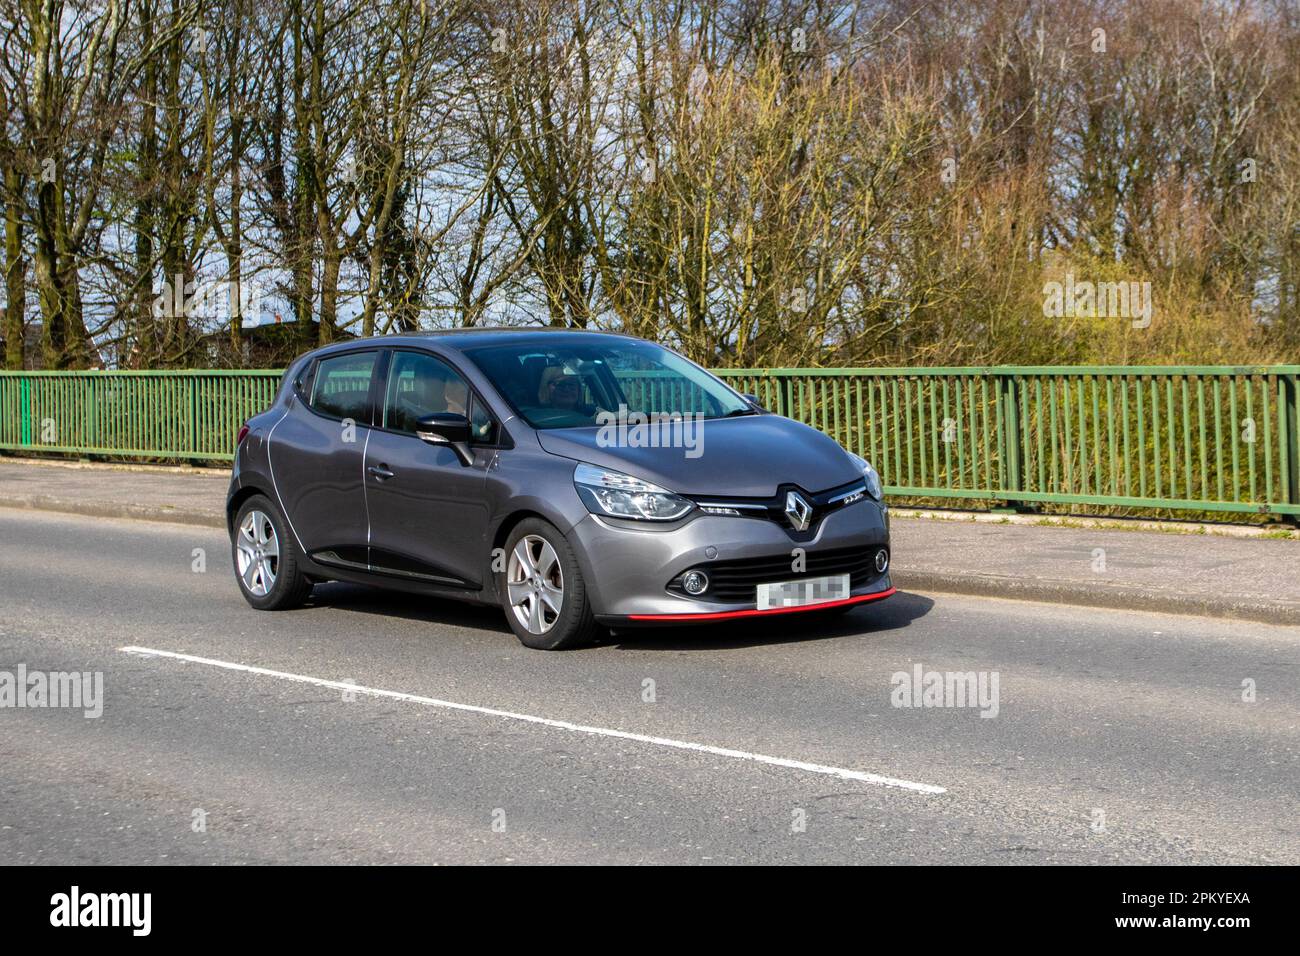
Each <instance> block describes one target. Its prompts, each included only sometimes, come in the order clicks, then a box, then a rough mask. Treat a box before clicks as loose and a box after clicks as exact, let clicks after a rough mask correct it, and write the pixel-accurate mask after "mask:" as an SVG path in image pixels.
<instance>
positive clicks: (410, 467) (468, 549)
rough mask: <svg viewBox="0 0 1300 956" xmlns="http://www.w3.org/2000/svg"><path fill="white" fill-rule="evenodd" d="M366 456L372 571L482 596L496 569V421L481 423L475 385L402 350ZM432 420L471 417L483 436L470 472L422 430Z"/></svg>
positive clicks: (431, 359) (429, 357)
mask: <svg viewBox="0 0 1300 956" xmlns="http://www.w3.org/2000/svg"><path fill="white" fill-rule="evenodd" d="M381 395H382V398H381V399H380V403H379V408H378V410H377V416H378V417H377V419H376V427H375V428H374V430H373V433H372V434H371V436H370V441H369V443H368V445H367V448H366V501H367V506H368V510H369V515H370V563H371V566H372V569H373V570H375V571H380V572H382V573H385V574H390V575H396V576H400V577H405V578H411V579H416V580H421V581H427V582H429V583H433V584H445V585H449V586H457V587H468V588H472V589H478V588H479V587H481V586H482V584H483V577H484V573H485V570H486V568H487V564H488V553H487V552H488V547H487V528H488V517H489V514H488V506H487V502H486V500H485V497H484V492H485V484H486V473H487V469H488V467H489V466H490V465H491V463H492V459H493V457H494V455H495V448H494V447H493V443H494V436H495V435H496V428H497V426H496V425H495V423H494V422H490V423H488V424H487V425H486V426H485V425H484V423H483V419H482V416H483V413H484V411H485V409H484V407H483V406H482V405H481V403H480V405H479V406H478V408H477V411H476V409H475V407H474V404H473V403H474V401H475V398H474V396H473V395H472V393H471V390H470V388H469V385H468V383H467V382H466V381H465V379H464V377H462V376H461V375H460V373H459V372H457V371H456V370H455V369H454V368H452V367H451V366H450V365H449V364H448V363H446V362H445V361H443V360H442V359H440V358H438V357H437V356H435V355H433V354H431V353H429V352H423V351H418V350H407V349H394V350H393V351H392V352H391V355H390V359H389V362H388V369H387V374H386V376H385V381H384V385H383V388H382V392H381ZM434 412H455V413H458V414H463V415H466V416H467V417H471V418H472V419H473V420H474V421H475V423H476V428H475V433H476V434H477V435H478V438H477V439H476V441H475V443H474V444H472V445H471V451H472V461H471V462H470V463H469V464H466V463H465V462H464V461H463V460H462V459H461V457H460V455H459V454H458V453H457V451H456V450H455V449H454V448H451V447H450V446H448V445H438V444H429V443H427V442H425V441H422V440H421V439H419V438H417V437H416V435H415V423H416V422H417V421H418V420H419V419H420V418H423V417H424V416H426V415H430V414H433V413H434Z"/></svg>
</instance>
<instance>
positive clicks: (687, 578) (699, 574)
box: [682, 571, 709, 594]
mask: <svg viewBox="0 0 1300 956" xmlns="http://www.w3.org/2000/svg"><path fill="white" fill-rule="evenodd" d="M682 587H683V588H685V589H686V593H687V594H703V593H704V592H705V591H707V590H708V589H709V576H708V575H707V574H705V573H704V572H703V571H687V572H686V574H685V575H683V577H682Z"/></svg>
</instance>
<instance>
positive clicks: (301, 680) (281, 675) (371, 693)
mask: <svg viewBox="0 0 1300 956" xmlns="http://www.w3.org/2000/svg"><path fill="white" fill-rule="evenodd" d="M118 650H119V651H124V652H125V653H127V654H136V655H139V656H142V657H163V658H168V659H170V660H177V661H186V662H187V663H190V664H206V665H208V666H209V667H220V668H223V669H224V670H228V671H239V672H241V673H245V674H257V675H259V676H261V677H275V678H278V679H279V680H286V681H293V682H294V683H298V684H312V685H314V686H316V687H328V688H330V689H331V690H340V691H352V692H353V693H356V694H365V695H366V696H368V697H382V698H386V699H388V700H400V701H405V702H406V703H410V704H423V705H424V706H426V707H442V708H445V709H447V710H460V711H465V712H467V713H471V714H482V715H484V716H487V717H501V718H504V719H506V720H519V721H523V722H524V723H528V724H540V725H541V726H543V727H553V728H555V729H557V730H568V731H572V732H574V733H579V734H591V735H593V736H596V737H613V738H616V739H618V740H632V741H635V742H637V743H642V744H652V745H654V746H656V747H671V748H673V749H674V750H690V751H694V752H696V753H705V754H712V755H713V756H715V757H728V758H730V759H732V760H748V761H751V762H753V763H764V764H769V765H771V766H773V767H785V768H787V769H790V770H802V771H804V772H805V773H818V774H823V775H824V776H828V777H838V778H840V779H841V780H856V781H858V782H859V783H870V784H875V785H876V786H880V787H896V788H898V789H900V790H911V791H914V792H916V793H947V792H948V791H947V790H945V789H944V788H943V787H936V786H934V785H933V784H929V783H917V782H916V781H914V780H900V779H898V778H896V777H882V776H881V775H879V774H875V773H865V772H863V771H861V770H849V769H847V768H845V767H829V766H826V765H825V764H819V763H808V762H807V761H804V760H789V759H787V758H785V757H769V756H767V755H766V754H756V753H750V752H749V751H747V750H733V749H731V748H730V747H715V746H713V745H712V744H698V743H694V742H692V741H689V740H674V739H673V738H671V737H652V736H650V735H648V734H634V733H629V732H628V731H626V730H612V729H610V728H608V727H589V726H587V725H585V724H574V723H570V722H569V721H567V720H553V719H551V718H550V717H535V716H533V715H532V714H519V713H515V712H514V711H509V710H498V709H496V708H494V707H479V706H477V705H475V704H460V703H457V702H455V701H451V700H439V699H438V698H436V697H423V696H421V695H419V694H406V693H403V692H401V691H395V690H381V689H380V688H377V687H366V686H363V685H361V684H352V683H349V682H347V681H337V680H325V679H323V678H320V677H309V676H307V675H305V674H290V673H287V672H285V671H273V670H270V669H269V668H266V667H254V666H252V665H249V664H236V663H234V662H232V661H219V660H215V659H213V658H210V657H196V656H194V655H192V654H177V653H176V652H175V651H160V650H157V649H155V648H152V647H135V646H130V647H119V648H118Z"/></svg>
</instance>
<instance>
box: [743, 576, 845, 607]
mask: <svg viewBox="0 0 1300 956" xmlns="http://www.w3.org/2000/svg"><path fill="white" fill-rule="evenodd" d="M848 596H849V576H848V575H847V574H833V575H831V576H830V577H826V578H800V579H799V580H798V581H778V582H776V583H774V584H760V585H759V586H758V609H759V610H760V611H766V610H770V609H771V608H774V607H803V606H804V605H806V604H825V603H826V602H827V601H843V600H844V599H845V598H847V597H848Z"/></svg>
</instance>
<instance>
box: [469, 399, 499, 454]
mask: <svg viewBox="0 0 1300 956" xmlns="http://www.w3.org/2000/svg"><path fill="white" fill-rule="evenodd" d="M471 407H472V412H471V414H470V417H469V440H470V441H471V442H473V443H474V444H475V445H496V444H498V443H499V442H500V441H501V426H500V425H498V424H497V420H496V419H495V418H493V417H492V413H491V412H490V411H488V408H487V406H486V405H484V404H483V400H482V399H480V398H475V399H474V401H473V403H472V406H471Z"/></svg>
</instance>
